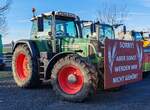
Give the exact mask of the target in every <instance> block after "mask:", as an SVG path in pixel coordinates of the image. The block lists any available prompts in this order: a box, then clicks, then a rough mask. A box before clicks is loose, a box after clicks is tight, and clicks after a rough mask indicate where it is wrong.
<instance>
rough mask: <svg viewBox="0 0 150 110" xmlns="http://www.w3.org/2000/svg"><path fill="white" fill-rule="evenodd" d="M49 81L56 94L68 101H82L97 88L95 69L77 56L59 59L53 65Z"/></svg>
mask: <svg viewBox="0 0 150 110" xmlns="http://www.w3.org/2000/svg"><path fill="white" fill-rule="evenodd" d="M51 80H52V86H53V89H54V91H55V92H56V94H57V95H58V96H59V97H60V98H61V99H64V100H68V101H77V102H78V101H83V100H84V99H85V98H87V97H88V96H89V95H92V94H94V93H95V91H96V89H97V86H98V76H97V72H96V70H95V68H94V67H93V66H92V65H90V64H89V63H87V62H86V61H85V60H84V59H83V58H81V57H80V56H78V55H68V56H67V57H65V58H62V59H60V60H59V61H58V62H57V63H56V64H55V65H54V68H53V70H52V75H51Z"/></svg>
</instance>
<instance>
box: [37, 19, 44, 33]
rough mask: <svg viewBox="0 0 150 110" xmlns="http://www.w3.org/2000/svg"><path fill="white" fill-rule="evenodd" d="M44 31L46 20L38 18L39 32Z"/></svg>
mask: <svg viewBox="0 0 150 110" xmlns="http://www.w3.org/2000/svg"><path fill="white" fill-rule="evenodd" d="M43 31H44V20H43V17H38V32H43Z"/></svg>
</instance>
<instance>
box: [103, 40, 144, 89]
mask: <svg viewBox="0 0 150 110" xmlns="http://www.w3.org/2000/svg"><path fill="white" fill-rule="evenodd" d="M105 44H107V45H105V58H104V60H105V61H104V63H105V65H106V66H105V69H104V70H105V73H104V87H105V89H109V88H113V87H118V86H121V85H124V84H127V83H131V82H136V81H139V80H141V79H142V70H141V66H142V61H143V47H142V43H141V42H135V41H121V40H108V39H107V40H106V41H105Z"/></svg>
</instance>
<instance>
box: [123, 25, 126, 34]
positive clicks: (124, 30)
mask: <svg viewBox="0 0 150 110" xmlns="http://www.w3.org/2000/svg"><path fill="white" fill-rule="evenodd" d="M123 33H124V34H126V33H127V29H126V26H123Z"/></svg>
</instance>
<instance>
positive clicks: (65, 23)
mask: <svg viewBox="0 0 150 110" xmlns="http://www.w3.org/2000/svg"><path fill="white" fill-rule="evenodd" d="M56 37H77V28H76V24H75V22H74V20H68V19H57V18H56Z"/></svg>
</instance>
